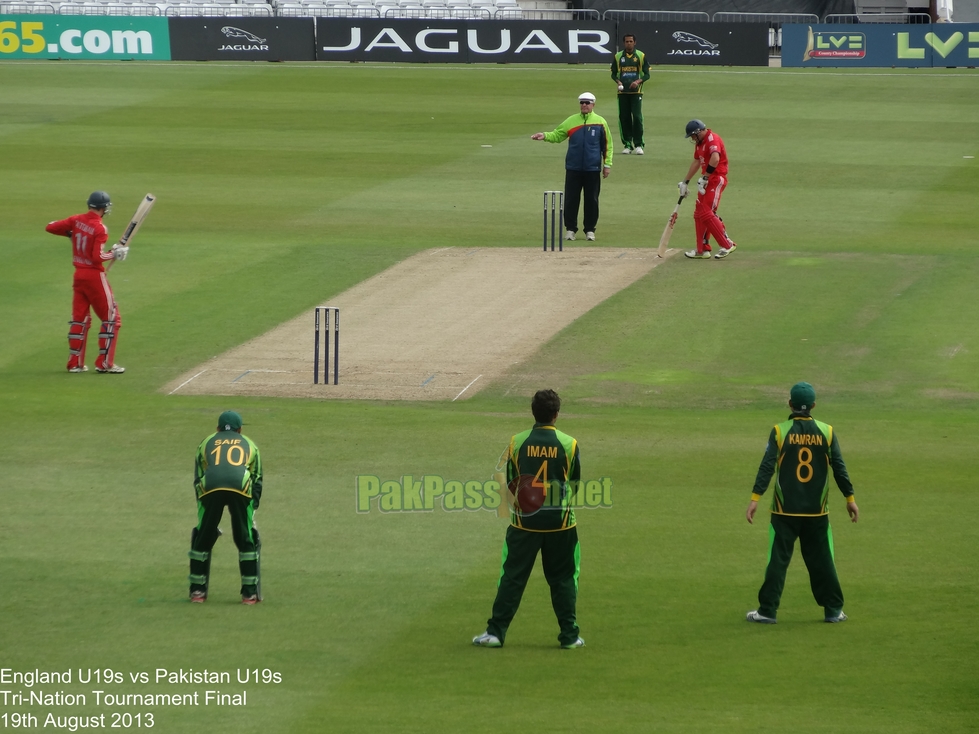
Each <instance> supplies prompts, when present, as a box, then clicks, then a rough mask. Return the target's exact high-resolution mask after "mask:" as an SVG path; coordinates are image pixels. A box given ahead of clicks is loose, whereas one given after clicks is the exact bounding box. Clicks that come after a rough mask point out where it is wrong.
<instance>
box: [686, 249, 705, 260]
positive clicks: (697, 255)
mask: <svg viewBox="0 0 979 734" xmlns="http://www.w3.org/2000/svg"><path fill="white" fill-rule="evenodd" d="M683 255H684V257H689V258H691V259H692V260H710V250H704V251H703V252H697V251H696V250H687V251H686V252H685V253H683Z"/></svg>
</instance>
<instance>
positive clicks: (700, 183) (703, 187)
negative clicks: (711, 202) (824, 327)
mask: <svg viewBox="0 0 979 734" xmlns="http://www.w3.org/2000/svg"><path fill="white" fill-rule="evenodd" d="M708 181H710V179H709V178H708V177H707V176H701V177H700V178H698V179H697V191H699V192H700V193H701V194H706V193H707V182H708ZM127 249H128V248H127Z"/></svg>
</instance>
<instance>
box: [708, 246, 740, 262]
mask: <svg viewBox="0 0 979 734" xmlns="http://www.w3.org/2000/svg"><path fill="white" fill-rule="evenodd" d="M737 249H738V246H737V245H733V244H732V245H731V246H730V247H722V248H721V250H720V252H718V253H717V254H716V255H714V259H715V260H723V259H724V258H725V257H727V256H728V255H730V254H731V253H732V252H734V251H735V250H737Z"/></svg>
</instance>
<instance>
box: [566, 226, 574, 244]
mask: <svg viewBox="0 0 979 734" xmlns="http://www.w3.org/2000/svg"><path fill="white" fill-rule="evenodd" d="M564 239H566V240H568V242H574V231H573V230H570V229H569V230H568V231H567V232H565V233H564Z"/></svg>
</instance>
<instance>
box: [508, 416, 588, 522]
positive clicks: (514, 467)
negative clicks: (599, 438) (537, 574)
mask: <svg viewBox="0 0 979 734" xmlns="http://www.w3.org/2000/svg"><path fill="white" fill-rule="evenodd" d="M520 476H525V477H527V476H530V477H533V478H534V482H535V483H538V482H539V483H542V484H543V486H544V488H545V489H544V492H545V495H544V504H543V506H542V507H541V508H540V509H539V510H537V511H536V512H533V513H530V514H523V513H522V512H521V511H520V508H519V507H518V506H517V505H516V504H514V505H513V507H512V509H511V512H510V524H511V525H513V526H515V527H518V528H521V529H523V530H532V531H537V532H548V531H554V530H567V529H568V528H572V527H574V525H575V517H574V508H573V507H572V504H571V503H572V499H573V496H574V488H576V487H577V486H578V481H579V480H580V479H581V463H580V461H579V459H578V442H577V441H576V440H575V439H574V438H572V437H571V436H569V435H568V434H566V433H562V432H561V431H559V430H557V429H556V428H555V427H554V426H553V425H547V424H544V423H535V424H534V427H533V428H531V429H530V430H528V431H524V432H523V433H518V434H517V435H516V436H514V437H513V438H512V439H510V447H509V456H508V459H507V483H508V484H509V483H510V482H512V481H513V480H514V479H517V478H518V477H520ZM569 482H570V484H569ZM511 486H512V485H511Z"/></svg>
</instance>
